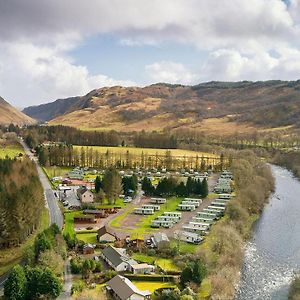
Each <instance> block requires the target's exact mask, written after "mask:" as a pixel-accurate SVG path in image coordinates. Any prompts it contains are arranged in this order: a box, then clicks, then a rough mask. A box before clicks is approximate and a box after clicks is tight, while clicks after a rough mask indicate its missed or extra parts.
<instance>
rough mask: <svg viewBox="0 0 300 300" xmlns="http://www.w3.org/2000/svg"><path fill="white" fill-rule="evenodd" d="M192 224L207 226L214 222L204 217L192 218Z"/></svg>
mask: <svg viewBox="0 0 300 300" xmlns="http://www.w3.org/2000/svg"><path fill="white" fill-rule="evenodd" d="M192 220H193V222H199V223H208V224H213V223H214V220H213V219H209V218H204V217H194V218H193V219H192Z"/></svg>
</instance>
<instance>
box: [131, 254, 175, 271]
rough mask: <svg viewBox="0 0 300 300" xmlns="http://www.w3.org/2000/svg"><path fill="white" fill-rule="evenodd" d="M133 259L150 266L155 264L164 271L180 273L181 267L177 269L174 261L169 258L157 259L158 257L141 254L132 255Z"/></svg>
mask: <svg viewBox="0 0 300 300" xmlns="http://www.w3.org/2000/svg"><path fill="white" fill-rule="evenodd" d="M132 258H133V259H135V260H138V261H140V262H145V263H148V264H155V265H157V266H158V267H160V268H161V269H163V270H164V271H175V272H178V271H180V269H179V267H177V266H176V265H175V264H174V262H173V260H172V259H169V258H162V257H157V256H149V255H146V254H141V253H134V254H133V255H132Z"/></svg>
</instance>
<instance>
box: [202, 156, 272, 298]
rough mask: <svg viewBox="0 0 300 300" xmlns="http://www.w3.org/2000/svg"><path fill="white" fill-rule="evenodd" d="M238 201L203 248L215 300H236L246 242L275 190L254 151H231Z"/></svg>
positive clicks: (267, 171) (266, 166) (231, 203)
mask: <svg viewBox="0 0 300 300" xmlns="http://www.w3.org/2000/svg"><path fill="white" fill-rule="evenodd" d="M230 154H231V155H232V157H234V160H233V162H232V166H231V171H232V172H233V175H234V184H235V191H236V197H235V199H234V200H232V201H231V202H230V203H229V204H228V207H227V209H226V213H225V216H224V218H223V219H222V220H221V221H220V222H218V223H217V224H216V225H215V226H213V229H212V231H211V234H210V235H209V237H208V238H207V239H206V242H205V243H204V244H203V246H202V247H201V250H200V252H199V254H201V257H204V260H205V263H206V266H207V269H208V271H209V276H208V278H207V281H209V282H210V283H211V298H212V299H233V298H234V297H235V292H236V286H237V285H238V283H239V280H240V271H241V268H242V264H243V259H244V249H245V241H246V240H248V239H249V238H250V237H251V228H252V224H253V223H254V222H255V220H256V219H257V218H258V216H259V215H260V214H261V212H262V210H263V208H264V205H265V204H266V203H267V201H268V198H269V196H270V194H271V192H272V191H273V189H274V179H273V176H272V173H271V170H270V167H269V166H268V165H267V164H265V163H263V162H262V161H261V160H260V159H259V158H258V157H257V156H256V155H255V154H254V153H253V152H252V151H248V150H244V151H231V153H230Z"/></svg>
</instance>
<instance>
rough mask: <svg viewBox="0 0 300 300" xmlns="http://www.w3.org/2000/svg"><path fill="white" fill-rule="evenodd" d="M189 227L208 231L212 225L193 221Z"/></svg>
mask: <svg viewBox="0 0 300 300" xmlns="http://www.w3.org/2000/svg"><path fill="white" fill-rule="evenodd" d="M188 226H191V227H193V228H207V229H209V228H210V226H211V224H208V223H204V222H202V223H200V222H192V221H191V222H189V224H188Z"/></svg>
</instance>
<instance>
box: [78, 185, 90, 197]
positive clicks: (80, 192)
mask: <svg viewBox="0 0 300 300" xmlns="http://www.w3.org/2000/svg"><path fill="white" fill-rule="evenodd" d="M87 191H88V189H87V188H86V187H85V186H82V187H80V188H79V189H77V194H81V195H83V194H84V193H85V192H87Z"/></svg>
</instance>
